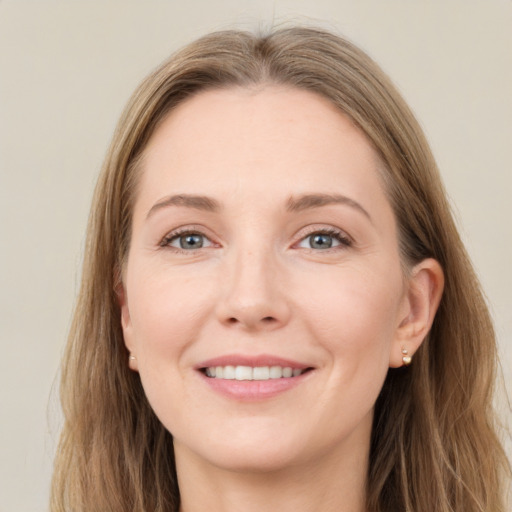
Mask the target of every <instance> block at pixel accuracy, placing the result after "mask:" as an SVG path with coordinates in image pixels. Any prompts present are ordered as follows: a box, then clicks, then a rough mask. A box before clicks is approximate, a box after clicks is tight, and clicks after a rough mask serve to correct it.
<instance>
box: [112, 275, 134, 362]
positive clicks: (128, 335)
mask: <svg viewBox="0 0 512 512" xmlns="http://www.w3.org/2000/svg"><path fill="white" fill-rule="evenodd" d="M115 291H116V295H117V302H118V304H119V308H120V310H121V327H122V329H123V338H124V344H125V346H126V348H127V349H128V352H130V355H129V357H128V366H129V367H130V369H131V370H133V371H139V366H138V363H137V358H136V357H135V353H134V344H133V328H132V321H131V318H130V310H129V309H128V300H127V295H126V289H125V286H124V284H123V283H122V282H119V284H118V285H117V286H116V289H115Z"/></svg>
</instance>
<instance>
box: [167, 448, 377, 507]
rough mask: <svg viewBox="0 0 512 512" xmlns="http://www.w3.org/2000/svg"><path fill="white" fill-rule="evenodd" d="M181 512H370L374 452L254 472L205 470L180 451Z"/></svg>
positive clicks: (206, 466)
mask: <svg viewBox="0 0 512 512" xmlns="http://www.w3.org/2000/svg"><path fill="white" fill-rule="evenodd" d="M176 448H178V449H177V450H176V461H177V473H178V482H179V487H180V496H181V507H180V512H199V511H201V512H204V511H205V510H211V511H212V512H239V511H240V510H243V511H244V512H271V511H272V512H275V510H279V511H280V512H317V511H322V512H365V511H366V507H365V497H366V478H367V471H368V449H364V450H361V447H359V449H358V450H352V452H351V453H348V454H347V453H345V454H343V455H342V454H339V453H333V454H328V455H326V456H324V457H322V459H321V460H316V461H307V463H303V464H299V465H294V466H288V467H286V468H285V469H281V470H273V471H265V472H249V471H232V470H226V469H222V468H219V467H216V466H214V465H210V464H205V462H204V461H203V460H199V459H198V458H196V457H195V455H193V454H191V453H190V452H188V453H187V450H186V448H183V447H176Z"/></svg>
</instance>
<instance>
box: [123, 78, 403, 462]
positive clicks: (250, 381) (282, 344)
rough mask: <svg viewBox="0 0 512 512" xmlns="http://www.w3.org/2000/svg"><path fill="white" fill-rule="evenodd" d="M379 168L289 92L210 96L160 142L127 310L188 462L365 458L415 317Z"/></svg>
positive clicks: (330, 110)
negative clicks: (390, 374)
mask: <svg viewBox="0 0 512 512" xmlns="http://www.w3.org/2000/svg"><path fill="white" fill-rule="evenodd" d="M378 167H379V161H378V158H377V156H376V154H375V152H374V150H373V149H372V147H371V146H370V144H369V143H368V142H367V140H366V139H365V137H364V136H363V135H362V133H361V132H360V131H359V130H358V129H357V128H355V127H354V125H353V124H352V123H351V122H350V121H349V120H348V119H347V118H346V117H344V116H343V115H342V114H341V113H340V112H339V111H338V110H336V108H335V107H334V106H332V105H331V104H330V103H329V102H328V101H327V100H325V99H323V98H321V97H319V96H316V95H314V94H313V93H310V92H305V91H301V90H296V89H291V88H285V87H277V86H267V87H265V88H262V89H259V90H248V89H226V90H218V91H208V92H202V93H200V94H198V95H197V96H195V97H193V98H192V99H190V100H188V101H186V102H184V103H182V104H181V105H180V106H179V107H178V108H177V109H175V110H174V111H173V112H172V113H171V114H170V115H169V116H168V117H167V118H166V119H165V120H164V122H163V123H162V124H161V125H160V126H159V127H158V129H157V130H156V132H155V133H154V135H153V137H152V138H151V140H150V142H149V144H148V146H147V148H146V151H145V158H144V160H143V163H142V171H141V179H140V183H139V188H138V190H137V196H136V201H135V207H134V212H133V232H132V238H131V247H130V252H129V256H128V260H127V264H126V268H125V269H124V279H123V283H124V288H123V290H122V291H121V293H120V297H121V299H120V300H121V306H122V319H123V330H124V336H125V342H126V345H127V347H128V349H129V350H130V351H131V353H132V354H133V355H134V356H135V358H136V359H135V360H133V361H131V367H132V369H134V370H136V371H138V372H139V373H140V378H141V380H142V384H143V386H144V390H145V392H146V394H147V397H148V399H149V402H150V403H151V406H152V407H153V409H154V411H155V413H156V414H157V416H158V417H159V419H160V420H161V421H162V423H163V424H164V425H165V427H166V428H167V429H168V430H169V431H170V432H171V433H172V435H173V436H174V440H175V449H176V456H177V459H178V461H179V460H180V457H194V458H195V459H196V460H200V461H202V462H204V463H208V464H214V465H216V466H219V467H223V468H231V469H237V470H243V469H248V470H251V469H259V470H261V469H266V470H269V469H276V468H279V467H284V466H289V465H292V464H300V463H311V462H312V461H314V460H316V459H318V460H320V459H321V458H326V457H332V456H335V457H351V456H355V454H356V453H359V454H360V453H362V452H364V453H366V451H367V449H368V444H369V436H370V430H371V423H372V414H373V407H374V403H375V400H376V398H377V396H378V394H379V391H380V389H381V387H382V384H383V381H384V378H385V376H386V372H387V371H388V368H389V366H390V364H393V362H394V361H397V360H398V361H399V360H400V358H401V355H400V350H401V346H400V341H399V337H398V335H397V332H398V330H399V329H400V325H401V323H402V321H403V319H404V317H405V316H406V315H407V314H408V308H409V305H408V301H407V292H406V285H405V282H404V279H403V275H402V272H401V264H400V257H399V251H398V241H397V229H396V224H395V220H394V216H393V212H392V209H391V206H390V204H389V201H388V199H387V198H386V195H385V193H384V190H383V187H382V184H381V181H380V179H379V174H378ZM290 374H291V376H290ZM214 375H215V376H214Z"/></svg>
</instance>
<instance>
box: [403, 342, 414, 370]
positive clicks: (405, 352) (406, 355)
mask: <svg viewBox="0 0 512 512" xmlns="http://www.w3.org/2000/svg"><path fill="white" fill-rule="evenodd" d="M402 354H403V357H402V361H403V363H404V366H409V365H410V364H411V361H412V357H411V356H410V355H409V351H408V350H407V349H406V348H405V347H403V348H402Z"/></svg>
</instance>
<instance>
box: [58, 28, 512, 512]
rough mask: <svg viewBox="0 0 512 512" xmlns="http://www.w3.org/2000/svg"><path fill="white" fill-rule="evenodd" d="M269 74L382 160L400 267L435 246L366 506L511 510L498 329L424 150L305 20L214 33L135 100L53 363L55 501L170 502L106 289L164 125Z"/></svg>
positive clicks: (162, 462)
mask: <svg viewBox="0 0 512 512" xmlns="http://www.w3.org/2000/svg"><path fill="white" fill-rule="evenodd" d="M266 83H272V84H286V85H288V86H292V87H298V88H301V89H306V90H309V91H312V92H314V93H316V94H320V95H322V96H324V97H326V98H327V99H329V100H330V101H331V102H332V103H333V104H334V105H336V106H337V107H338V108H339V109H340V111H341V112H343V113H344V114H345V115H346V116H348V117H349V118H350V119H352V121H353V122H354V123H355V124H356V125H358V126H359V127H360V128H361V129H362V130H363V132H364V133H365V134H366V136H367V138H368V140H369V141H370V143H371V144H372V145H373V146H374V148H375V150H376V151H377V152H378V153H379V155H380V157H381V161H382V162H383V169H381V172H382V174H383V176H384V182H385V184H386V188H387V193H388V197H389V200H390V202H391V204H392V206H393V208H394V211H395V215H396V220H397V224H398V227H399V233H400V246H401V252H402V259H403V262H404V265H405V266H410V265H412V264H414V263H417V262H419V261H421V260H422V259H424V258H427V257H433V258H435V259H436V260H437V261H439V263H440V264H441V266H442V268H443V270H444V273H445V291H444V296H443V299H442V302H441V305H440V308H439V310H438V313H437V315H436V318H435V321H434V324H433V327H432V329H431V332H430V334H429V336H428V339H426V340H425V342H424V343H423V345H422V346H421V348H420V349H419V351H418V352H417V354H416V355H415V360H414V363H413V365H412V366H411V367H409V368H407V369H405V370H404V369H391V370H390V371H389V374H388V376H387V379H386V381H385V384H384V387H383V389H382V392H381V394H380V396H379V398H378V400H377V403H376V406H375V416H374V426H373V434H372V440H371V454H370V469H369V474H368V484H367V506H368V510H369V511H371V512H398V511H410V512H420V511H425V512H434V511H435V512H449V511H456V512H477V511H478V512H483V511H493V512H505V504H504V498H503V494H504V489H503V485H502V484H503V477H504V475H505V473H506V472H508V474H510V467H509V464H508V462H507V459H506V456H505V454H504V451H503V449H502V447H501V445H500V442H499V440H498V438H497V435H496V425H495V419H496V418H495V414H494V411H493V409H492V396H493V386H494V382H495V376H496V375H495V369H496V344H495V336H494V332H493V327H492V323H491V320H490V316H489V312H488V309H487V307H486V304H485V300H484V298H483V296H482V292H481V290H480V285H479V283H478V280H477V278H476V276H475V273H474V271H473V268H472V266H471V264H470V261H469V258H468V256H467V254H466V251H465V249H464V247H463V245H462V243H461V240H460V237H459V235H458V232H457V229H456V227H455V224H454V221H453V218H452V215H451V212H450V207H449V204H448V202H447V199H446V195H445V192H444V190H443V186H442V184H441V180H440V177H439V173H438V170H437V167H436V164H435V162H434V159H433V157H432V154H431V151H430V149H429V146H428V144H427V142H426V140H425V137H424V135H423V133H422V130H421V128H420V127H419V125H418V123H417V121H416V120H415V118H414V116H413V115H412V113H411V112H410V110H409V108H408V107H407V105H406V104H405V102H404V101H403V99H402V98H401V97H400V95H399V94H398V92H397V91H396V89H395V88H394V86H393V85H392V84H391V82H390V81H389V79H388V78H387V76H386V75H385V74H384V73H383V72H382V71H381V70H380V68H379V67H378V66H377V65H376V64H375V63H374V62H373V61H372V60H371V59H370V58H369V57H368V56H367V55H366V54H365V53H363V52H362V51H361V50H360V49H358V48H357V47H355V46H353V45H352V44H351V43H349V42H347V41H346V40H344V39H342V38H340V37H337V36H335V35H333V34H331V33H328V32H324V31H321V30H317V29H311V28H289V29H283V30H279V31H277V32H274V33H272V34H270V35H267V36H255V35H252V34H249V33H245V32H236V31H227V32H219V33H215V34H211V35H208V36H206V37H204V38H202V39H200V40H198V41H196V42H194V43H192V44H191V45H189V46H187V47H186V48H185V49H183V50H182V51H180V52H179V53H177V54H176V55H174V56H173V57H172V58H171V59H170V60H169V61H168V62H166V63H164V64H163V65H162V66H161V67H160V68H158V69H157V70H156V71H155V72H154V73H152V74H151V75H150V76H149V77H148V78H147V79H146V80H145V81H144V82H143V83H142V84H141V85H140V87H139V88H138V89H137V91H136V92H135V93H134V95H133V97H132V98H131V100H130V102H129V104H128V106H127V108H126V110H125V112H124V114H123V116H122V118H121V120H120V122H119V125H118V127H117V130H116V132H115V135H114V138H113V142H112V144H111V147H110V149H109V151H108V154H107V157H106V160H105V164H104V168H103V171H102V174H101V176H100V178H99V182H98V185H97V188H96V192H95V196H94V201H93V205H92V209H91V215H90V220H89V226H88V238H87V245H86V250H85V260H84V266H83V277H82V284H81V289H80V294H79V297H78V302H77V305H76V310H75V316H74V321H73V324H72V327H71V332H70V335H69V341H68V346H67V350H66V354H65V358H64V362H63V370H62V372H63V373H62V384H61V400H62V407H63V411H64V417H65V424H64V428H63V432H62V435H61V441H60V445H59V449H58V453H57V458H56V462H55V473H54V478H53V487H52V501H51V503H52V504H51V507H52V508H51V510H52V511H53V512H63V511H73V512H79V511H88V512H90V511H93V510H102V511H103V510H105V511H106V510H109V511H119V512H126V511H127V510H136V511H141V512H170V511H177V510H178V507H179V490H178V487H177V482H176V475H175V467H174V455H173V446H172V436H171V434H170V433H169V432H167V431H166V430H165V428H164V427H163V426H162V424H161V423H160V422H159V421H158V420H157V418H156V417H155V415H154V413H153V411H152V410H151V407H150V406H149V404H148V402H147V400H146V398H145V395H144V392H143V389H142V386H141V383H140V379H139V377H138V375H137V374H136V373H134V372H131V371H130V370H129V369H128V365H127V357H128V354H127V352H126V349H125V346H124V343H123V336H122V331H121V321H120V312H119V307H118V302H117V298H116V293H115V289H116V285H117V284H118V279H119V269H120V268H121V267H122V265H123V261H124V260H125V258H126V255H127V252H128V249H129V243H130V228H131V215H132V206H133V201H134V195H135V191H136V186H137V177H138V172H137V171H138V167H139V165H138V164H139V161H140V159H141V156H142V154H143V151H144V148H145V146H146V144H147V142H148V140H149V138H150V137H151V135H152V133H153V132H154V130H155V128H156V127H157V126H158V124H159V122H160V121H161V120H162V119H163V118H164V117H165V116H166V115H167V114H168V113H169V112H170V111H171V110H172V109H173V108H174V107H175V106H176V105H177V104H179V103H180V102H182V101H183V100H185V99H186V98H189V97H190V96H191V95H193V94H195V93H197V92H199V91H202V90H206V89H211V88H227V87H231V86H246V87H247V86H254V85H259V84H260V85H261V84H266Z"/></svg>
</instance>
